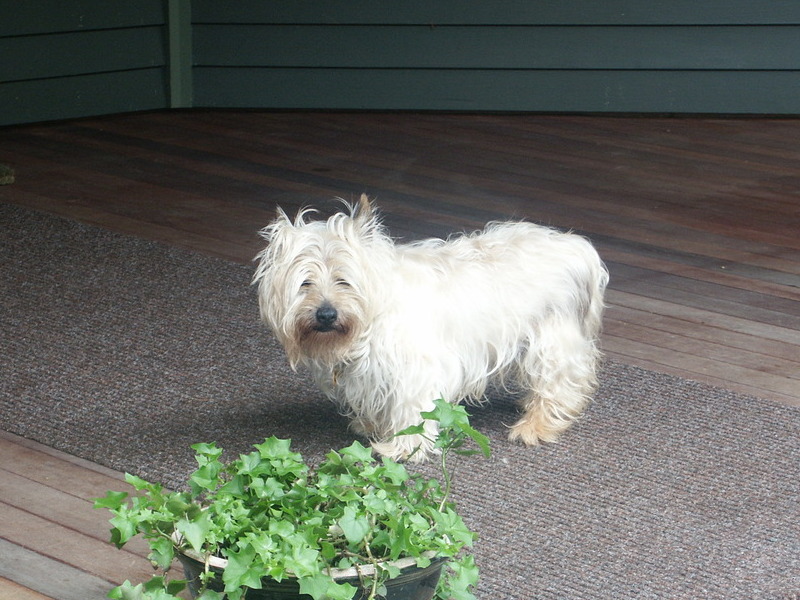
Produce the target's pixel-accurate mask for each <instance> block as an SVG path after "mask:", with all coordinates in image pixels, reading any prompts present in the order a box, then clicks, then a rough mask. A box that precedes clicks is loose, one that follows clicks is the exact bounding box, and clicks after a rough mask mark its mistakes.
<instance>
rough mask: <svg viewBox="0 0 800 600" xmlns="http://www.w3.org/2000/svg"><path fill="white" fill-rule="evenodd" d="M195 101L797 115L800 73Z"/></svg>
mask: <svg viewBox="0 0 800 600" xmlns="http://www.w3.org/2000/svg"><path fill="white" fill-rule="evenodd" d="M198 89H199V90H204V92H203V94H202V96H201V97H200V98H199V99H198V97H197V96H198V93H197V90H198ZM195 98H196V100H195V102H196V104H198V105H199V104H206V105H209V106H223V107H231V108H253V107H262V108H263V107H267V108H277V109H289V108H296V109H343V110H359V109H364V110H418V109H426V110H456V111H542V112H579V113H584V112H598V111H604V110H605V111H609V112H611V111H615V112H624V113H646V112H655V113H676V112H685V111H686V107H687V106H690V107H691V109H692V112H697V113H762V112H765V111H764V107H765V106H768V107H769V112H775V113H792V112H796V111H797V110H798V104H797V102H798V98H800V72H788V71H787V72H759V71H714V72H706V71H689V72H677V71H664V72H660V73H653V72H651V71H614V70H603V71H557V70H551V71H549V70H541V71H539V70H471V71H469V72H468V73H465V72H464V71H459V70H440V69H423V70H407V69H269V68H263V69H260V68H245V69H224V68H208V69H201V70H199V71H197V72H196V73H195Z"/></svg>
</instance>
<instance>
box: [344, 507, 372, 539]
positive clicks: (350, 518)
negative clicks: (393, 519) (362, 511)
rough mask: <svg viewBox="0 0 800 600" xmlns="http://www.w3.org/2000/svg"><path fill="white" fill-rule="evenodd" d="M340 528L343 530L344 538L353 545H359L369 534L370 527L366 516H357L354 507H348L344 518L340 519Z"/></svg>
mask: <svg viewBox="0 0 800 600" xmlns="http://www.w3.org/2000/svg"><path fill="white" fill-rule="evenodd" d="M339 527H341V528H342V531H343V532H344V536H345V537H346V538H347V541H348V542H350V543H351V544H359V543H361V540H363V539H364V537H365V536H366V535H367V533H369V530H370V525H369V520H367V517H365V516H364V515H358V514H356V511H355V509H354V508H353V507H352V506H347V507H345V509H344V514H343V515H342V518H341V519H339Z"/></svg>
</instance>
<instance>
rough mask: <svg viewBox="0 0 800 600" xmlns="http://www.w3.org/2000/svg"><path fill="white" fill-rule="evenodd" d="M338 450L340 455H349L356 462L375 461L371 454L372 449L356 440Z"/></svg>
mask: <svg viewBox="0 0 800 600" xmlns="http://www.w3.org/2000/svg"><path fill="white" fill-rule="evenodd" d="M340 452H341V453H342V455H344V456H349V457H350V458H352V459H353V460H354V461H356V462H363V463H371V462H374V461H375V457H373V456H372V450H371V449H370V448H366V447H364V445H363V444H361V443H360V442H358V441H355V442H353V443H352V444H350V445H349V446H348V447H347V448H343V449H342V450H341V451H340Z"/></svg>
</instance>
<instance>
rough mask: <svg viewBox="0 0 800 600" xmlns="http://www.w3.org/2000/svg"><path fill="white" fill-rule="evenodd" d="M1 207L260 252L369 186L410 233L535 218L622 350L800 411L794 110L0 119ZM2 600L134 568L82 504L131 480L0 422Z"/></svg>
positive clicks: (83, 595)
mask: <svg viewBox="0 0 800 600" xmlns="http://www.w3.org/2000/svg"><path fill="white" fill-rule="evenodd" d="M0 162H3V163H7V164H11V165H12V166H13V167H14V168H15V169H16V172H17V182H16V183H15V184H13V185H11V186H5V187H0V201H3V202H13V203H18V204H22V205H26V206H30V207H33V208H38V209H41V210H45V211H49V212H53V213H56V214H61V215H65V216H68V217H70V218H75V219H79V220H82V221H85V222H88V223H92V224H96V225H99V226H102V227H107V228H110V229H113V230H116V231H120V232H124V233H127V234H131V235H137V236H141V237H146V238H150V239H156V240H160V241H163V242H166V243H169V244H175V245H179V246H182V247H186V248H189V249H193V250H196V251H199V252H205V253H208V254H212V255H216V256H220V257H223V258H226V259H230V260H234V261H238V262H249V261H250V260H251V259H252V257H253V256H254V255H255V253H256V252H257V251H258V250H259V249H260V246H261V242H260V240H259V239H258V237H257V235H256V231H257V230H258V229H259V228H260V227H262V226H263V225H265V224H266V223H267V222H268V221H269V220H270V219H271V218H272V215H273V214H274V207H275V205H276V204H280V205H282V206H284V207H285V208H287V209H288V210H290V211H293V210H295V209H296V208H297V207H299V206H301V205H304V204H315V205H321V206H322V208H323V209H324V210H331V209H332V207H333V206H334V203H332V202H330V201H329V199H330V198H331V197H333V196H343V197H345V198H355V197H356V196H357V195H358V194H360V193H361V192H367V193H368V194H370V195H371V196H373V197H376V198H377V201H378V203H379V205H380V206H381V208H382V209H383V212H384V214H385V221H386V223H387V225H388V226H389V228H390V230H391V232H392V233H393V234H394V235H396V236H398V237H402V238H405V239H416V238H420V237H425V236H430V235H447V234H448V233H451V232H453V231H459V230H464V229H468V230H469V229H474V228H477V227H479V226H481V225H482V224H483V223H484V222H485V221H487V220H490V219H497V218H526V219H530V220H533V221H536V222H540V223H545V224H551V225H554V226H558V227H562V228H571V229H575V230H577V231H579V232H581V233H584V234H585V235H587V236H589V237H590V238H591V239H592V240H593V241H594V242H595V244H596V246H597V247H598V249H599V250H600V253H601V254H602V255H603V257H604V258H605V260H606V261H607V263H608V265H609V269H610V271H611V277H612V279H611V284H610V288H609V293H608V303H609V308H608V311H607V315H606V321H605V331H604V335H603V346H604V349H605V352H606V354H607V355H608V356H609V357H611V358H613V359H615V360H619V361H622V362H627V363H630V364H636V365H639V366H643V367H645V368H648V369H652V370H656V371H661V372H666V373H671V374H675V375H678V376H681V377H685V378H689V379H695V380H699V381H703V382H708V383H711V384H714V385H717V386H721V387H725V388H728V389H731V390H734V391H737V392H743V393H747V394H753V395H756V396H760V397H762V398H766V399H769V400H772V401H775V402H781V403H786V404H793V405H800V120H797V119H688V118H687V119H670V118H613V117H580V116H530V115H528V116H522V115H504V116H500V115H436V114H422V115H415V114H388V115H387V114H340V113H305V114H300V113H257V112H254V113H248V112H241V111H228V112H214V111H189V112H167V113H150V114H138V115H122V116H113V117H106V118H99V119H89V120H83V121H78V122H69V123H60V124H43V125H31V126H24V127H16V128H7V129H3V130H0ZM0 461H1V462H0V600H3V599H5V598H14V599H23V600H24V599H27V598H31V599H40V600H41V599H46V598H53V599H57V600H71V599H72V598H80V599H81V600H89V599H93V598H101V597H103V595H104V593H105V590H106V589H107V587H109V586H110V585H111V584H112V583H117V582H119V581H122V580H124V579H125V578H131V579H135V580H141V579H143V578H144V577H146V576H147V573H149V567H148V565H147V564H146V562H145V561H144V560H143V559H142V558H141V557H142V555H143V554H144V548H143V547H141V546H138V547H134V548H133V549H132V551H131V552H117V551H115V550H113V548H110V547H109V546H107V545H106V544H105V539H106V530H107V524H106V522H105V515H102V514H95V513H96V512H97V511H92V509H91V508H90V507H91V503H90V501H89V500H88V499H89V498H90V497H92V496H97V495H102V494H103V493H104V492H105V490H106V489H123V488H122V487H121V485H120V479H119V474H116V473H113V472H110V471H108V470H107V469H104V468H102V467H99V466H97V465H92V464H90V463H86V462H85V461H82V460H80V459H76V458H73V457H69V456H65V455H63V454H61V453H58V452H55V451H53V450H49V449H47V448H45V447H42V446H39V445H37V444H34V443H31V442H28V441H25V440H21V439H19V438H17V437H15V436H12V435H10V434H2V435H0Z"/></svg>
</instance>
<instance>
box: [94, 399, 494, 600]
mask: <svg viewBox="0 0 800 600" xmlns="http://www.w3.org/2000/svg"><path fill="white" fill-rule="evenodd" d="M422 416H423V417H424V418H425V419H432V420H436V421H438V425H439V431H440V433H439V435H438V437H437V439H436V440H435V446H436V448H437V449H438V450H439V456H438V458H439V460H440V465H441V480H440V479H437V478H427V477H424V476H422V475H421V474H419V473H413V474H412V473H409V471H408V470H407V469H406V467H405V466H404V465H403V464H402V463H398V462H396V461H394V460H391V459H388V458H385V457H384V458H381V459H376V458H375V457H373V455H372V452H371V451H370V450H369V449H368V448H365V447H364V446H363V445H361V444H360V443H358V442H355V443H353V444H352V445H350V446H349V447H347V448H344V449H342V450H339V451H332V452H330V453H328V455H327V456H326V457H325V459H324V461H323V462H322V463H321V464H319V465H317V466H316V467H315V468H313V469H312V468H311V467H309V466H308V465H307V464H306V463H305V462H304V461H303V459H302V457H301V456H300V455H299V454H297V453H295V452H293V451H292V450H291V448H290V442H289V440H282V439H278V438H275V437H272V438H268V439H266V440H264V442H263V443H262V444H257V445H255V446H254V448H255V450H254V451H253V452H251V453H249V454H243V455H241V456H239V458H238V459H236V460H232V461H229V462H223V461H222V459H221V457H222V452H223V451H222V449H221V448H218V447H217V446H216V445H215V444H195V445H194V446H192V448H193V449H194V450H195V452H196V459H197V462H198V469H197V470H196V471H195V472H194V473H193V474H192V475H191V476H190V477H189V481H188V490H187V491H178V492H173V491H167V490H164V489H163V488H162V486H160V485H158V484H154V483H149V482H147V481H144V480H143V479H141V478H139V477H136V476H133V475H126V481H127V482H128V483H129V484H130V485H132V486H133V488H134V489H135V490H136V493H134V494H132V495H129V494H128V493H127V492H113V491H111V492H108V493H107V494H106V496H104V497H102V498H98V499H96V501H95V507H96V508H106V509H109V510H110V511H111V513H112V514H113V516H112V518H111V520H110V522H111V524H112V529H111V541H112V542H113V543H114V544H116V546H117V547H120V548H121V547H122V546H124V545H125V543H126V542H127V541H128V540H130V539H131V538H132V537H133V536H135V535H137V534H141V535H142V536H143V537H144V538H145V539H146V540H147V541H148V542H149V545H150V554H149V558H150V560H151V562H152V563H153V565H154V566H155V567H157V568H158V569H160V570H161V571H163V574H160V575H156V576H154V577H153V578H152V579H151V580H150V581H149V582H146V583H143V584H138V585H135V586H134V585H133V584H131V583H130V582H129V581H126V582H125V583H123V584H122V585H121V586H119V587H116V588H114V589H113V590H111V592H110V593H109V597H111V598H119V599H123V600H173V599H175V598H178V594H179V593H181V592H182V591H183V590H184V589H185V588H186V587H187V586H188V587H189V590H190V592H191V594H192V596H193V597H194V598H197V599H198V600H223V599H226V600H239V599H240V598H246V599H259V598H263V599H267V598H271V599H272V598H280V599H284V598H313V599H314V600H322V599H331V600H349V599H352V598H359V599H373V598H389V599H392V600H395V599H400V598H414V599H418V598H426V597H427V598H431V597H432V596H433V595H435V596H436V597H437V598H440V599H448V598H455V599H457V600H467V599H474V596H473V595H472V592H471V591H470V590H471V588H472V586H474V584H475V583H476V582H477V578H478V570H477V567H476V566H475V563H474V559H473V557H472V556H471V555H469V554H466V553H464V552H462V549H463V548H464V547H470V546H471V545H472V543H473V540H474V539H475V534H474V533H473V532H471V531H470V530H469V529H468V528H467V527H466V525H465V524H464V522H463V520H462V519H461V517H460V516H459V515H458V513H457V512H456V508H455V506H454V504H453V502H452V501H451V499H450V490H451V487H452V468H451V466H450V465H449V464H448V457H449V456H450V455H451V454H452V453H457V454H474V453H476V452H482V453H483V454H484V455H485V456H488V455H489V447H488V440H487V439H486V437H485V436H483V435H482V434H480V433H479V432H477V431H476V430H475V429H473V428H472V427H471V426H470V424H469V418H468V415H467V413H466V411H465V410H464V408H463V407H460V406H453V405H451V404H449V403H447V402H445V401H442V400H439V401H437V402H436V405H435V408H434V409H433V410H432V411H430V412H427V413H423V415H422ZM412 433H413V434H420V433H424V430H423V428H422V425H419V426H414V427H410V428H408V429H406V430H404V431H402V432H401V433H400V434H398V435H407V434H412ZM470 440H471V441H473V442H474V443H475V444H477V449H475V448H472V449H470V448H468V447H467V446H466V445H465V444H466V443H467V442H468V441H470ZM176 557H177V558H178V559H179V560H180V562H181V563H182V564H183V566H184V576H185V577H182V578H179V579H173V578H170V573H169V570H170V568H171V566H172V564H173V562H174V559H175V558H176ZM440 573H441V577H439V575H440ZM417 580H421V583H417ZM426 586H427V587H428V588H429V592H427V593H425V592H423V591H420V590H421V589H424V588H425V587H426ZM409 590H412V591H409ZM434 590H435V591H434ZM410 594H416V595H410Z"/></svg>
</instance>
